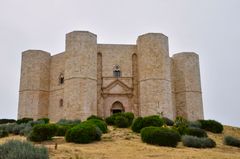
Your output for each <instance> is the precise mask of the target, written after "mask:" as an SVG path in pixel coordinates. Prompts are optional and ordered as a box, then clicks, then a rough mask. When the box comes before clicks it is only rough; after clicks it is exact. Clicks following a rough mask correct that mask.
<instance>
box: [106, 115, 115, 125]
mask: <svg viewBox="0 0 240 159" xmlns="http://www.w3.org/2000/svg"><path fill="white" fill-rule="evenodd" d="M105 121H106V123H107V124H108V125H114V124H115V116H112V115H111V116H109V117H107V118H106V119H105Z"/></svg>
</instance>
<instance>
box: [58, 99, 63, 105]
mask: <svg viewBox="0 0 240 159" xmlns="http://www.w3.org/2000/svg"><path fill="white" fill-rule="evenodd" d="M59 107H63V99H60V100H59Z"/></svg>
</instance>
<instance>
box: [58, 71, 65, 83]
mask: <svg viewBox="0 0 240 159" xmlns="http://www.w3.org/2000/svg"><path fill="white" fill-rule="evenodd" d="M58 80H59V84H63V83H64V75H63V74H62V73H61V74H60V75H59V79H58Z"/></svg>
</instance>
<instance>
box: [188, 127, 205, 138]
mask: <svg viewBox="0 0 240 159" xmlns="http://www.w3.org/2000/svg"><path fill="white" fill-rule="evenodd" d="M186 134H187V135H190V136H196V137H207V133H206V132H205V131H204V130H203V129H200V128H194V127H190V128H188V129H187V133H186Z"/></svg>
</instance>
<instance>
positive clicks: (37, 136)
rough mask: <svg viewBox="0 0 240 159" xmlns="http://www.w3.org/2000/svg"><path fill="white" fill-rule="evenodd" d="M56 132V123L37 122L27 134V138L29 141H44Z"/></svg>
mask: <svg viewBox="0 0 240 159" xmlns="http://www.w3.org/2000/svg"><path fill="white" fill-rule="evenodd" d="M56 132H57V125H56V124H39V125H35V126H34V127H33V130H32V132H31V133H30V134H29V136H28V139H29V140H31V141H36V142H39V141H45V140H51V139H52V137H53V136H55V134H56Z"/></svg>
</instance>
